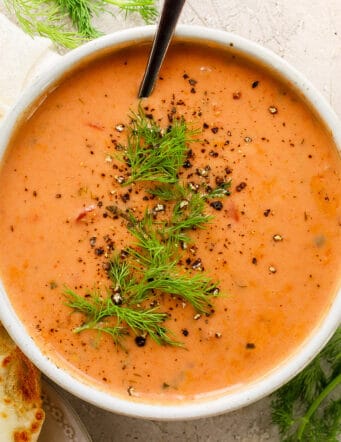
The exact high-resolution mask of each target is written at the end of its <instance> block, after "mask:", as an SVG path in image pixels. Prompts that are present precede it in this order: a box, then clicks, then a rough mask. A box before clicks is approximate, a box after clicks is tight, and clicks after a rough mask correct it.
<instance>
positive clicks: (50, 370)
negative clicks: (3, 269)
mask: <svg viewBox="0 0 341 442" xmlns="http://www.w3.org/2000/svg"><path fill="white" fill-rule="evenodd" d="M154 33H155V26H142V27H136V28H130V29H125V30H122V31H117V32H115V33H112V34H109V35H105V36H103V37H100V38H99V39H96V40H93V41H91V42H89V43H86V44H85V45H83V46H81V47H79V48H77V49H74V50H72V51H70V52H69V53H67V54H66V55H64V56H62V57H60V60H59V61H58V62H57V63H56V64H55V65H54V66H53V67H52V68H50V70H49V71H48V72H44V73H43V74H41V75H40V76H38V78H37V80H36V81H35V83H34V84H32V85H31V86H30V87H28V88H27V89H26V90H25V91H24V93H23V94H22V96H21V98H20V99H19V101H18V102H17V103H16V105H15V106H14V107H13V108H12V110H11V111H10V113H9V114H8V116H7V117H6V119H5V121H4V122H3V124H2V128H1V133H0V161H1V159H2V158H3V155H4V153H5V150H6V147H7V143H8V141H9V139H10V137H11V133H12V131H13V130H14V129H15V127H16V122H17V121H18V120H19V119H20V118H21V117H22V115H23V114H24V113H25V110H27V109H29V107H30V105H31V104H32V103H34V102H35V101H36V100H37V99H39V97H42V93H45V91H49V90H50V89H51V87H53V85H54V84H55V82H56V80H58V79H59V78H61V77H62V76H63V74H64V73H65V72H67V71H68V70H70V69H72V67H73V66H77V64H78V63H79V62H80V61H81V60H83V59H85V58H87V57H89V56H90V55H91V54H95V53H97V52H101V51H103V50H108V49H109V48H115V47H120V45H127V46H130V45H133V44H136V43H139V42H143V41H145V42H149V41H151V40H152V38H153V36H154ZM175 37H176V38H178V39H180V40H186V41H193V42H202V43H203V42H207V43H211V44H218V45H219V46H223V47H224V46H225V47H226V48H230V49H231V47H233V49H232V50H236V51H238V52H241V53H242V54H244V55H246V56H247V57H249V58H250V59H251V60H252V59H254V60H256V61H258V62H260V63H262V64H263V65H264V66H265V67H268V68H270V69H272V70H273V71H274V72H275V73H277V74H279V75H280V76H281V77H282V78H284V79H286V80H289V82H290V83H291V84H293V85H294V87H295V88H296V89H298V90H299V91H300V92H301V93H302V94H303V96H304V97H305V98H306V99H307V101H308V102H309V103H311V105H312V107H313V109H315V110H316V111H317V113H318V114H319V115H320V117H321V118H322V120H323V122H324V124H325V125H326V127H327V128H328V129H329V130H330V132H331V134H332V136H333V138H334V141H335V143H336V145H337V146H338V149H339V151H340V148H341V125H340V122H339V120H338V117H337V115H336V114H335V112H334V111H333V110H332V108H331V106H330V105H329V104H328V102H327V101H326V100H325V98H324V97H323V96H322V95H321V94H320V92H318V91H317V90H316V89H315V87H314V86H313V85H312V84H311V83H310V82H309V81H308V80H307V79H306V78H305V77H304V76H303V75H302V74H301V73H299V72H298V71H297V70H296V69H295V68H294V67H292V66H291V65H290V64H289V63H287V62H286V61H285V60H284V59H282V58H281V57H279V56H278V55H276V54H275V53H273V52H272V51H270V50H269V49H266V48H264V47H262V46H260V45H258V44H257V43H255V42H252V41H250V40H247V39H245V38H243V37H240V36H238V35H235V34H232V33H229V32H226V31H221V30H216V29H210V28H206V27H201V26H193V25H179V26H178V28H177V31H176V33H175ZM141 74H142V73H141ZM0 302H1V305H2V307H1V310H0V319H1V321H2V322H3V324H4V326H5V327H6V329H7V331H8V332H9V334H10V336H11V337H12V338H13V340H14V341H15V342H16V343H17V345H18V346H19V347H20V348H21V350H22V351H23V352H24V353H25V354H26V355H27V356H28V357H29V358H30V359H31V360H32V362H33V363H34V364H35V365H36V366H37V367H38V368H39V370H41V371H42V372H43V373H44V374H45V375H46V376H48V377H49V378H50V379H52V380H53V381H54V382H56V383H57V384H58V385H60V386H61V387H62V388H64V389H65V390H67V391H69V392H70V393H72V394H74V395H75V396H77V397H79V398H81V399H83V400H85V401H86V402H88V403H91V404H93V405H96V406H98V407H100V408H102V409H106V410H109V411H112V412H116V413H119V414H123V415H127V416H132V417H138V418H145V419H156V420H167V421H172V420H184V419H186V420H187V419H196V418H202V417H209V416H214V415H218V414H221V413H225V412H229V411H232V410H235V409H238V408H241V407H244V406H246V405H248V404H251V403H252V402H255V401H257V400H259V399H261V398H263V397H265V396H267V395H269V394H271V393H272V392H273V391H275V390H276V389H277V388H279V387H280V386H282V385H283V384H285V383H286V382H288V381H289V380H290V379H291V378H293V377H294V376H295V375H296V374H297V373H298V372H299V371H300V370H301V369H303V368H304V367H305V366H306V365H307V364H308V363H309V362H310V361H311V360H312V359H313V358H314V357H315V356H316V355H317V353H318V352H319V351H320V350H321V349H322V347H323V346H324V345H325V344H326V343H327V341H328V340H329V339H330V337H331V336H332V334H333V333H334V331H335V330H336V328H337V327H338V326H339V324H340V322H341V290H339V291H338V293H337V294H336V296H335V299H334V301H333V302H331V305H330V308H329V310H328V312H327V313H326V314H325V316H324V317H323V318H321V320H320V323H319V324H318V325H317V326H316V327H315V329H314V330H313V331H312V332H311V335H310V336H309V337H308V338H307V339H306V340H305V341H304V342H303V343H302V344H301V345H300V346H299V347H298V349H297V350H296V351H295V352H294V354H292V355H290V356H289V357H288V358H287V359H286V360H285V361H283V362H282V363H281V364H280V365H279V366H277V367H275V368H274V369H273V370H271V371H270V372H268V373H266V374H265V375H264V376H263V377H262V378H260V379H258V380H256V381H254V382H252V383H250V384H246V388H245V389H243V388H241V389H238V390H236V391H234V390H233V391H227V392H225V394H224V393H222V394H221V395H220V396H219V395H218V397H216V396H213V397H211V396H207V397H206V398H204V399H199V400H194V401H192V400H190V401H188V402H187V401H184V402H183V403H181V404H179V403H177V404H164V403H162V402H161V403H160V402H155V403H144V402H140V401H136V402H135V401H133V400H131V399H124V398H122V397H119V396H114V395H112V394H110V393H105V392H104V391H101V390H99V389H97V388H96V387H95V386H91V385H89V384H88V383H86V382H85V381H83V382H82V381H81V380H80V379H79V377H78V376H77V377H76V376H75V375H73V374H72V371H70V372H68V371H67V366H65V369H62V368H60V367H58V366H57V364H56V363H54V362H53V361H52V360H51V359H49V357H48V356H47V355H45V354H44V352H43V351H42V350H41V349H40V348H39V347H38V346H37V345H36V344H35V343H34V341H33V339H32V338H31V337H30V336H29V334H28V333H27V331H26V330H25V327H24V325H23V324H22V323H21V321H20V320H19V318H18V316H17V315H16V313H15V311H14V309H13V307H12V305H11V303H10V301H9V298H8V297H7V295H6V291H5V289H4V287H3V285H2V282H1V281H0Z"/></svg>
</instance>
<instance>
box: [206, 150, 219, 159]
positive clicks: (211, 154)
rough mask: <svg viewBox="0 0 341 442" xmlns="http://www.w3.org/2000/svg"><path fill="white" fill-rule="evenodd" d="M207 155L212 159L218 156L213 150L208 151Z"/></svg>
mask: <svg viewBox="0 0 341 442" xmlns="http://www.w3.org/2000/svg"><path fill="white" fill-rule="evenodd" d="M208 154H209V156H211V157H213V158H217V157H218V156H219V154H218V152H215V151H214V150H210V151H209V153H208Z"/></svg>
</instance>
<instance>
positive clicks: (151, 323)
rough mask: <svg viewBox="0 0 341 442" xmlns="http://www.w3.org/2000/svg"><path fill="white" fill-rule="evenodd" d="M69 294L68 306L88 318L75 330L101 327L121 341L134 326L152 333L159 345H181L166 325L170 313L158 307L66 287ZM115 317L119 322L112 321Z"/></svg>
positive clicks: (77, 331)
mask: <svg viewBox="0 0 341 442" xmlns="http://www.w3.org/2000/svg"><path fill="white" fill-rule="evenodd" d="M65 295H66V297H67V302H66V305H67V306H69V307H71V308H72V309H74V310H76V311H78V312H81V313H83V314H84V315H85V317H86V322H84V324H83V325H81V326H79V327H77V328H76V329H75V330H74V332H75V333H80V332H82V331H84V330H97V331H101V332H105V333H108V334H110V335H111V336H112V337H113V338H114V341H115V343H116V344H120V338H122V337H123V336H125V335H127V334H128V333H129V328H130V329H131V330H132V331H133V332H134V333H135V334H136V335H139V334H140V333H143V334H148V335H149V336H150V337H151V338H152V339H153V340H154V341H155V342H157V343H158V344H168V345H181V344H180V343H179V342H177V341H175V340H173V339H172V338H171V337H170V335H171V332H170V331H169V330H167V328H165V327H164V326H163V325H162V324H163V323H164V321H165V320H166V319H167V318H168V315H167V314H166V313H162V312H159V311H158V310H157V309H156V308H149V309H143V308H130V307H126V306H118V305H115V303H114V302H113V301H112V298H111V297H110V296H109V297H106V298H104V299H103V298H102V297H101V296H100V295H99V294H96V293H93V294H92V295H91V296H90V297H89V298H84V297H83V296H80V295H78V294H77V293H75V292H74V291H73V290H70V289H66V290H65ZM113 317H114V318H115V321H116V322H115V324H113V323H112V318H113Z"/></svg>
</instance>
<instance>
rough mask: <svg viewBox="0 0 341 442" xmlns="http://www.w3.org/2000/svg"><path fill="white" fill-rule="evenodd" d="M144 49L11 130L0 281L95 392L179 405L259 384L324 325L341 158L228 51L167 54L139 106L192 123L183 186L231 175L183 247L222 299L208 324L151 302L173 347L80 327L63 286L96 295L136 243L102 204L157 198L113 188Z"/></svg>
mask: <svg viewBox="0 0 341 442" xmlns="http://www.w3.org/2000/svg"><path fill="white" fill-rule="evenodd" d="M147 53H148V48H146V47H144V46H142V47H136V48H132V49H124V50H122V51H117V52H115V53H114V54H112V55H110V56H106V57H105V58H102V59H99V60H97V61H95V62H92V63H91V64H89V65H88V66H86V67H83V68H82V69H79V70H78V71H76V72H75V73H73V74H72V75H71V76H69V77H68V78H67V79H65V80H64V81H62V82H61V84H60V85H59V86H58V87H57V88H56V89H55V90H54V91H53V92H51V93H50V94H49V96H48V97H47V98H46V99H45V101H44V102H43V103H42V104H41V105H40V106H39V107H38V109H37V110H36V111H35V112H34V114H33V115H32V116H31V117H30V118H29V119H28V120H27V121H24V122H21V123H20V126H19V127H18V129H17V132H16V134H15V136H14V137H13V139H12V141H11V145H10V147H9V149H8V152H7V155H6V157H5V159H4V161H3V163H2V168H1V174H0V201H1V205H0V238H1V241H0V272H1V277H2V280H3V282H4V285H5V287H6V289H7V291H8V294H9V297H10V299H11V302H12V303H13V305H14V308H15V309H16V311H17V313H18V315H19V317H20V318H21V319H22V321H23V322H24V324H25V326H26V328H27V329H28V331H29V333H30V335H31V336H32V337H33V338H34V340H35V341H36V342H37V343H38V345H39V346H40V348H41V349H42V350H43V351H44V352H45V353H46V354H47V355H49V357H51V358H52V359H54V360H55V361H56V362H57V364H58V365H61V366H64V367H67V369H68V370H70V371H71V372H73V373H74V374H75V375H76V376H79V377H80V378H81V379H83V380H84V381H85V382H89V383H91V384H93V385H97V386H98V387H99V388H101V389H103V390H105V391H109V392H113V393H115V394H119V395H122V396H126V397H128V395H130V396H134V397H136V398H143V399H144V400H152V401H159V400H161V401H165V400H167V401H173V400H178V399H180V398H182V399H183V398H186V399H191V398H193V397H196V396H198V395H208V394H210V393H214V392H217V391H218V390H223V389H232V388H238V387H239V386H240V385H241V384H245V383H248V382H251V381H253V380H255V379H257V378H259V377H261V376H263V375H264V374H265V373H266V372H268V371H269V370H271V369H272V368H274V367H275V366H277V365H278V364H280V363H281V362H283V361H284V360H285V359H286V358H287V357H288V356H289V355H290V354H292V353H293V352H294V351H295V350H296V349H297V348H298V346H300V345H301V344H302V343H303V342H304V340H305V339H306V338H307V337H308V336H309V334H310V333H311V332H312V330H313V329H314V328H315V327H318V325H319V322H320V321H321V319H322V318H323V316H324V314H325V312H326V311H327V309H328V307H329V305H330V303H331V301H332V300H333V297H334V296H335V294H336V291H337V289H338V288H339V285H340V267H341V265H340V256H339V255H340V246H341V237H340V225H341V207H340V202H341V185H340V184H341V183H340V176H341V174H340V172H341V162H340V156H339V154H338V152H337V150H336V147H335V145H334V144H333V141H332V138H331V136H330V134H329V133H328V132H327V131H326V129H325V128H324V126H323V125H322V124H321V122H320V121H319V119H318V118H317V117H316V115H315V114H314V113H313V112H312V111H311V110H310V108H309V107H308V106H307V105H306V104H304V102H303V101H302V99H301V98H300V97H299V96H298V94H297V93H296V92H295V91H294V90H293V89H292V88H291V87H290V85H288V84H286V83H285V82H283V81H281V80H280V79H279V78H276V77H274V76H273V75H272V74H271V72H268V71H266V70H265V69H263V68H262V67H260V66H257V65H254V64H253V63H252V62H251V61H247V60H244V59H242V58H240V57H239V56H236V55H232V54H230V53H228V52H227V51H223V50H219V49H207V48H204V47H200V46H199V45H198V46H196V45H193V44H176V45H174V46H173V47H172V48H171V50H170V52H169V54H168V56H167V58H166V61H165V64H164V67H163V69H162V71H161V73H160V78H159V81H158V83H157V87H156V88H155V91H154V93H153V94H152V96H151V97H150V98H148V99H144V100H142V102H141V105H142V108H143V109H144V111H145V113H146V114H147V115H148V118H153V119H154V120H155V121H157V122H158V124H160V125H161V126H162V127H164V128H167V127H168V126H169V125H171V124H172V123H173V122H174V120H175V119H177V118H179V117H183V118H184V119H185V120H186V121H187V122H188V123H190V124H191V125H192V126H193V127H196V128H199V129H200V132H199V134H198V135H197V136H196V138H197V141H194V142H192V143H190V145H189V148H190V149H191V151H192V153H191V155H189V157H188V160H187V162H186V164H185V167H182V168H181V169H180V174H179V177H180V178H181V179H182V180H185V181H188V182H192V183H194V184H198V185H199V186H200V185H201V184H202V183H205V184H207V185H210V186H213V185H214V183H217V182H219V181H220V180H224V181H225V182H226V181H229V180H231V189H230V191H231V195H230V196H228V197H226V198H223V199H221V200H219V201H220V203H221V204H219V205H216V206H215V205H214V204H213V205H212V204H210V203H207V204H206V207H205V212H206V213H207V214H211V215H212V216H213V217H214V218H213V220H212V221H211V223H209V224H207V226H206V228H205V229H204V230H201V229H197V230H194V231H190V232H189V235H190V237H191V239H192V243H191V250H186V251H183V253H184V255H183V260H184V261H185V265H186V266H187V267H188V268H190V269H191V270H197V271H199V272H200V271H203V270H204V271H205V272H206V273H207V274H208V275H209V276H210V277H211V279H212V281H217V282H219V288H220V294H221V296H219V297H217V298H215V299H213V301H212V311H211V314H210V315H198V314H197V313H196V311H195V310H194V309H193V307H192V306H190V305H188V304H186V303H184V302H183V301H182V300H181V299H178V298H174V297H171V296H168V295H167V293H166V294H163V295H162V296H161V297H160V299H159V300H158V305H159V308H160V310H161V311H165V312H167V313H169V319H168V320H167V321H166V323H165V325H166V326H167V328H169V329H170V330H172V332H173V333H174V335H173V336H174V337H175V338H176V339H177V340H178V341H181V342H182V343H183V344H184V347H183V348H179V347H171V346H167V345H164V346H160V345H158V344H157V343H156V342H154V341H153V340H152V339H150V337H148V336H147V337H146V339H145V342H142V343H141V342H139V344H143V345H137V342H136V340H135V335H134V333H132V332H130V335H129V336H127V337H126V338H125V339H124V348H120V347H117V346H115V344H114V342H113V340H112V338H111V337H110V336H108V335H105V334H104V333H102V334H99V333H98V332H96V331H83V332H81V333H78V334H77V333H74V329H75V328H76V327H77V326H80V325H81V324H82V323H83V321H84V317H83V315H82V314H80V313H73V312H72V309H71V308H70V307H68V306H67V305H65V295H64V288H65V287H69V288H71V289H72V290H74V291H76V292H77V293H78V294H80V295H82V296H85V297H86V296H87V293H88V292H89V291H90V290H94V289H97V290H99V291H101V290H102V291H105V287H107V286H108V278H107V275H106V268H105V267H106V262H107V259H108V256H109V255H110V253H112V252H119V253H120V252H121V251H122V250H124V249H125V248H126V247H127V244H129V243H131V240H132V238H131V236H130V235H129V234H128V233H127V227H126V222H125V220H123V219H122V218H120V217H116V219H113V217H112V216H109V215H110V214H109V213H108V210H107V207H108V206H110V205H112V204H115V205H116V206H118V207H120V209H121V210H126V209H130V210H132V211H134V213H135V215H136V216H137V217H139V216H141V215H142V214H143V212H144V210H145V208H146V207H149V208H152V207H153V206H154V204H155V201H154V200H153V199H150V196H148V194H147V193H146V191H145V188H146V186H147V187H148V185H147V184H144V183H139V184H134V183H133V184H131V185H130V186H126V187H123V186H122V185H121V184H122V183H121V180H122V179H121V178H120V177H121V176H123V177H127V176H129V166H127V164H125V163H124V162H122V161H121V160H120V159H119V158H118V155H119V154H120V153H122V151H121V149H122V148H121V145H123V146H124V145H125V144H126V139H127V131H128V125H129V114H130V113H131V112H132V111H136V110H137V108H138V105H139V101H138V99H137V98H136V95H137V91H138V87H139V83H140V80H141V74H142V72H143V70H144V67H145V63H146V58H147ZM114 218H115V217H114ZM198 260H199V261H198ZM198 262H199V263H200V264H199V265H198ZM193 273H194V272H193Z"/></svg>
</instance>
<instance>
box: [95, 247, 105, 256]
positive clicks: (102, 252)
mask: <svg viewBox="0 0 341 442" xmlns="http://www.w3.org/2000/svg"><path fill="white" fill-rule="evenodd" d="M95 254H96V255H97V256H101V255H103V254H104V249H103V247H98V248H97V249H95Z"/></svg>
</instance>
